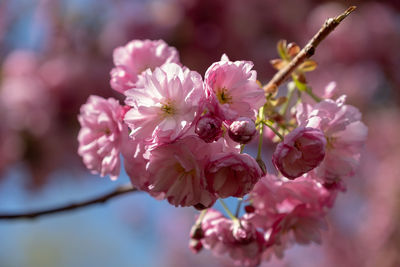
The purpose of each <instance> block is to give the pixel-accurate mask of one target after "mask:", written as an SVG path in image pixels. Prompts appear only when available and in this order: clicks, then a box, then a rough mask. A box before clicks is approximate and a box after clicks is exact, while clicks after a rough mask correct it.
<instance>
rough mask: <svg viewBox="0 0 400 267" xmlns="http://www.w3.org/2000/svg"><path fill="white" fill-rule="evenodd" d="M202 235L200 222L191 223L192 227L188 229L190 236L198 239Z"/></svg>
mask: <svg viewBox="0 0 400 267" xmlns="http://www.w3.org/2000/svg"><path fill="white" fill-rule="evenodd" d="M203 237H204V231H203V229H202V228H201V224H195V225H193V227H192V229H191V230H190V238H192V239H196V240H200V239H202V238H203Z"/></svg>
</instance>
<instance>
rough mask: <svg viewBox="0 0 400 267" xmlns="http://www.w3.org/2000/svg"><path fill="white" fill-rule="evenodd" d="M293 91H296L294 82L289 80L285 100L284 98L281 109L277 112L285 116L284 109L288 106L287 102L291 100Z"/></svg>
mask: <svg viewBox="0 0 400 267" xmlns="http://www.w3.org/2000/svg"><path fill="white" fill-rule="evenodd" d="M294 91H296V85H295V84H294V83H292V82H290V83H289V84H288V94H287V100H286V102H285V103H284V104H283V106H282V109H281V110H280V112H279V113H280V114H281V115H282V116H285V114H286V111H287V109H288V108H289V104H290V102H291V101H292V98H293V94H294Z"/></svg>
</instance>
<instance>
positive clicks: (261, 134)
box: [257, 124, 264, 159]
mask: <svg viewBox="0 0 400 267" xmlns="http://www.w3.org/2000/svg"><path fill="white" fill-rule="evenodd" d="M263 138H264V125H263V124H260V136H259V138H258V150H257V159H262V156H261V151H262V144H263Z"/></svg>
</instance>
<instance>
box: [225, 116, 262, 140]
mask: <svg viewBox="0 0 400 267" xmlns="http://www.w3.org/2000/svg"><path fill="white" fill-rule="evenodd" d="M256 132H257V129H256V125H255V123H254V121H253V120H252V119H250V118H247V117H240V118H238V119H237V120H236V121H234V122H232V124H231V126H230V127H229V137H230V138H231V139H232V140H233V141H235V142H238V143H240V144H247V143H248V142H250V141H251V139H253V137H254V135H255V134H256Z"/></svg>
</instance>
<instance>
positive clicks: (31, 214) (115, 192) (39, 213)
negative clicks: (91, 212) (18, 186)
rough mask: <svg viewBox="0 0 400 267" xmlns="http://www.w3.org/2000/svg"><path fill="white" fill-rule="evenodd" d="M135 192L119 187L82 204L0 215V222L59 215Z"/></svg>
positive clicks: (129, 186) (124, 186)
mask: <svg viewBox="0 0 400 267" xmlns="http://www.w3.org/2000/svg"><path fill="white" fill-rule="evenodd" d="M135 191H137V189H136V188H134V187H133V186H132V185H131V184H126V185H121V186H119V187H117V188H115V189H114V190H113V191H112V192H109V193H107V194H104V195H101V196H98V197H95V198H93V199H89V200H86V201H82V202H77V203H72V204H69V205H63V206H59V207H56V208H50V209H42V210H37V211H31V212H26V213H0V220H10V219H34V218H36V217H40V216H44V215H49V214H54V213H60V212H65V211H70V210H75V209H80V208H84V207H87V206H90V205H93V204H98V203H104V202H106V201H107V200H109V199H111V198H114V197H116V196H120V195H123V194H126V193H129V192H135Z"/></svg>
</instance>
